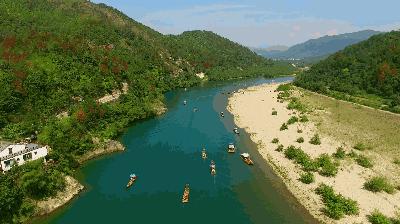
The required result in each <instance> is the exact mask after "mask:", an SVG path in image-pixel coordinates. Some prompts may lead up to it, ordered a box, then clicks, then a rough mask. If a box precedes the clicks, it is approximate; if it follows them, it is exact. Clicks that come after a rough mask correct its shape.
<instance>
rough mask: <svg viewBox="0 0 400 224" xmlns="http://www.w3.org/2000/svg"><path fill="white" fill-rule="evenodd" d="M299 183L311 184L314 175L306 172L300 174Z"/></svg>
mask: <svg viewBox="0 0 400 224" xmlns="http://www.w3.org/2000/svg"><path fill="white" fill-rule="evenodd" d="M300 181H301V182H303V183H305V184H311V183H313V182H314V181H315V177H314V174H313V173H311V172H306V173H303V174H301V176H300Z"/></svg>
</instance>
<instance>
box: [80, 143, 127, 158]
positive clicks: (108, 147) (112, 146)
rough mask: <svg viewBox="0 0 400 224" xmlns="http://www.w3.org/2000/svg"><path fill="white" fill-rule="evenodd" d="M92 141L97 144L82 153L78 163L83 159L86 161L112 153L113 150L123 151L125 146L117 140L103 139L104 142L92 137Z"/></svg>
mask: <svg viewBox="0 0 400 224" xmlns="http://www.w3.org/2000/svg"><path fill="white" fill-rule="evenodd" d="M93 142H94V143H95V144H96V145H98V146H97V147H96V148H95V149H94V150H92V151H90V152H87V153H85V154H84V155H82V156H81V157H80V158H79V159H78V161H79V163H83V162H85V161H88V160H90V159H93V158H96V157H99V156H102V155H105V154H109V153H113V152H119V151H124V150H125V147H124V146H123V145H122V144H121V143H120V142H118V141H114V140H105V141H104V142H100V141H99V139H97V138H94V139H93Z"/></svg>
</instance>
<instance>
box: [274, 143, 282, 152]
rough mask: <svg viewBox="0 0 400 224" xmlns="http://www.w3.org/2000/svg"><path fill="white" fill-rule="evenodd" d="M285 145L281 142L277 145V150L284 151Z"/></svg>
mask: <svg viewBox="0 0 400 224" xmlns="http://www.w3.org/2000/svg"><path fill="white" fill-rule="evenodd" d="M283 148H284V146H283V145H282V144H279V145H278V147H276V149H275V151H278V152H282V151H283Z"/></svg>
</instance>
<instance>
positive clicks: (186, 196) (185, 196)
mask: <svg viewBox="0 0 400 224" xmlns="http://www.w3.org/2000/svg"><path fill="white" fill-rule="evenodd" d="M189 194H190V188H189V184H186V185H185V188H184V190H183V195H182V203H188V202H189Z"/></svg>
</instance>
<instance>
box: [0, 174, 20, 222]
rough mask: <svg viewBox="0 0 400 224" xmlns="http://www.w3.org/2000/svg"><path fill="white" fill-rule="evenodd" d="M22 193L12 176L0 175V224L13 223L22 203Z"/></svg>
mask: <svg viewBox="0 0 400 224" xmlns="http://www.w3.org/2000/svg"><path fill="white" fill-rule="evenodd" d="M23 197H24V196H23V193H22V191H21V189H20V187H19V186H18V185H17V183H16V179H15V177H14V175H12V174H8V175H2V174H0V223H13V216H14V215H17V214H18V212H19V209H20V207H21V205H22V201H23Z"/></svg>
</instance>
